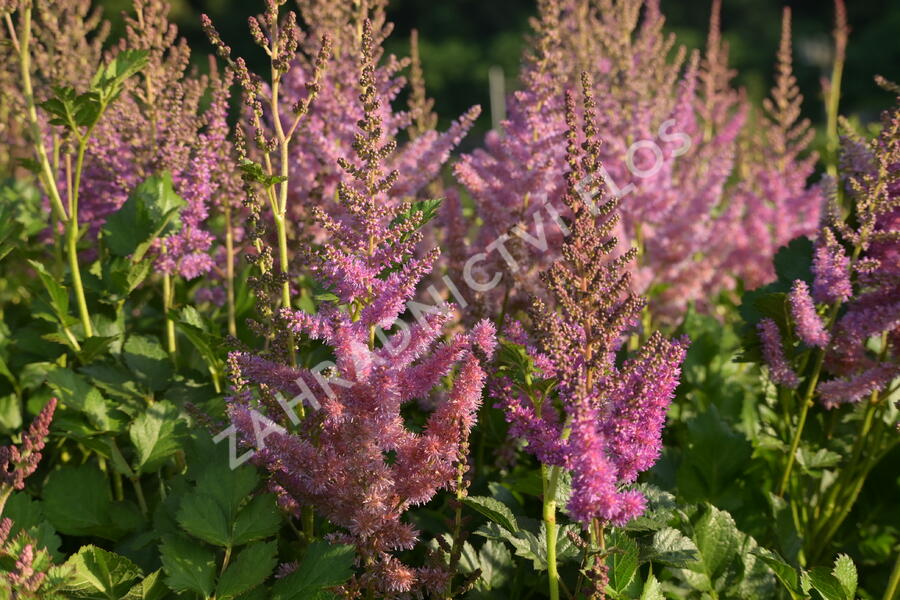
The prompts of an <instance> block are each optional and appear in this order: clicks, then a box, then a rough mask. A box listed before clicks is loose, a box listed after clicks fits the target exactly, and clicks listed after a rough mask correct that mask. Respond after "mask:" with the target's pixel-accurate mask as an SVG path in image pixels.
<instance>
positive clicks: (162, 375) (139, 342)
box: [122, 335, 174, 392]
mask: <svg viewBox="0 0 900 600" xmlns="http://www.w3.org/2000/svg"><path fill="white" fill-rule="evenodd" d="M122 358H124V359H125V364H126V365H128V368H129V369H131V372H132V373H134V374H135V375H136V376H137V378H138V380H139V381H140V382H141V383H143V384H144V385H145V386H147V387H148V388H149V389H151V390H153V391H154V392H158V391H161V390H164V389H166V388H167V387H169V383H170V382H169V380H170V378H171V377H172V373H173V372H174V368H173V366H172V361H171V360H170V359H169V355H168V353H167V352H166V351H165V350H164V349H163V347H162V345H161V344H160V343H159V340H157V339H156V338H154V337H150V336H146V335H132V336H129V337H128V339H127V340H125V346H124V347H123V352H122Z"/></svg>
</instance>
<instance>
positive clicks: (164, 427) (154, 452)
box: [128, 401, 182, 473]
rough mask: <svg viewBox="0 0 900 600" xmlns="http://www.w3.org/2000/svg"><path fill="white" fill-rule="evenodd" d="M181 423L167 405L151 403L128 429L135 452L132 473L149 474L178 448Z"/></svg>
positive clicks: (169, 405)
mask: <svg viewBox="0 0 900 600" xmlns="http://www.w3.org/2000/svg"><path fill="white" fill-rule="evenodd" d="M181 429H182V423H181V421H180V419H179V415H178V409H177V408H175V406H174V405H172V404H171V403H170V402H167V401H161V402H156V403H154V404H152V405H151V406H150V407H148V408H147V410H146V411H145V412H144V413H143V414H141V415H139V416H138V417H137V418H136V419H135V420H134V421H133V422H132V423H131V426H130V427H129V428H128V434H129V437H130V438H131V443H132V444H133V445H134V447H135V449H136V450H137V453H136V457H135V461H136V462H135V471H137V472H139V473H152V472H153V471H156V470H157V469H158V468H159V467H160V465H162V463H164V462H165V461H166V460H168V459H169V457H171V456H172V455H174V454H175V453H176V452H177V451H178V450H179V449H180V448H181V442H180V438H181V435H182V431H181Z"/></svg>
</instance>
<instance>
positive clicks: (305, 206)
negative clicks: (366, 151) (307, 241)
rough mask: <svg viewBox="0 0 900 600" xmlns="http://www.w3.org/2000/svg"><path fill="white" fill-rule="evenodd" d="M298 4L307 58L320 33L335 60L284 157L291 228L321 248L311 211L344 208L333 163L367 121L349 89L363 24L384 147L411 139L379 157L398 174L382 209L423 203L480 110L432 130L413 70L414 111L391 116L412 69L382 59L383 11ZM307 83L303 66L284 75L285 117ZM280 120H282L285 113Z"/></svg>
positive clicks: (322, 0) (368, 6) (325, 1)
mask: <svg viewBox="0 0 900 600" xmlns="http://www.w3.org/2000/svg"><path fill="white" fill-rule="evenodd" d="M300 4H301V6H300V12H301V16H302V17H303V19H304V20H305V21H306V22H307V23H308V24H309V26H310V28H311V33H312V35H308V36H307V38H306V45H307V46H309V48H307V51H308V53H310V54H311V55H312V54H313V53H314V51H315V46H314V45H313V42H314V41H315V40H317V39H318V37H320V36H321V34H323V33H327V34H328V35H329V36H331V38H332V42H333V59H332V61H331V62H330V64H329V68H328V70H327V71H326V72H325V73H324V74H323V76H322V77H321V78H320V80H319V82H318V86H319V95H318V98H317V100H316V102H315V103H314V104H313V105H312V106H311V107H310V109H309V113H308V115H307V117H306V119H305V121H304V122H303V124H302V127H301V130H300V132H299V135H300V136H301V137H302V138H303V140H302V143H295V144H293V145H292V146H291V150H290V155H289V157H288V162H289V165H290V191H289V195H290V198H289V202H288V206H289V208H288V210H289V213H290V216H291V218H292V219H293V220H294V221H295V222H305V223H306V224H307V226H308V227H307V229H308V231H307V232H306V233H307V235H309V234H312V237H313V238H314V240H315V241H316V242H318V241H321V239H322V238H323V236H325V235H327V233H326V232H325V231H323V230H321V229H320V227H319V220H318V218H317V217H316V215H315V211H314V209H315V207H322V206H324V207H327V208H328V210H329V212H332V213H333V212H335V210H336V209H339V208H340V207H341V206H342V205H343V204H342V203H341V202H339V201H337V193H338V184H339V183H340V181H341V180H342V178H343V171H342V169H341V167H340V166H339V165H338V161H339V160H340V159H341V158H343V157H346V156H347V155H348V154H350V153H351V152H352V151H353V144H354V140H355V138H356V135H357V125H356V124H357V122H358V121H359V120H360V119H362V118H364V116H365V113H364V110H363V106H362V105H361V104H360V103H359V101H358V98H357V94H358V91H357V90H356V89H354V87H353V86H350V85H347V82H348V81H352V80H354V79H355V77H356V69H357V65H356V62H357V57H358V56H359V49H360V45H361V43H362V40H361V34H362V25H363V21H364V20H365V19H367V18H368V19H369V21H370V22H371V23H373V26H372V31H373V42H374V46H373V52H374V55H373V64H374V67H373V71H372V74H371V78H372V85H373V86H374V88H375V89H376V91H377V93H378V95H379V96H380V97H381V98H383V102H381V103H380V104H379V107H378V117H379V119H380V123H381V127H382V129H383V131H382V135H383V137H384V140H385V141H394V142H396V140H395V138H396V137H397V136H398V134H400V133H401V132H403V131H404V130H407V131H411V135H410V136H409V139H408V140H406V141H404V142H402V143H396V148H395V150H394V151H393V152H391V153H389V154H388V155H386V156H385V157H384V162H385V167H386V168H388V169H391V170H396V171H397V172H398V178H397V181H396V183H395V184H394V185H393V186H391V187H390V188H388V189H386V190H384V198H385V201H386V202H387V203H389V204H390V205H392V206H393V207H396V206H399V205H400V204H401V203H402V202H404V201H406V200H409V199H412V198H416V197H417V196H422V195H425V192H426V190H425V188H426V186H428V184H430V183H431V182H433V181H434V179H435V177H436V176H437V175H438V174H439V173H440V170H441V168H442V167H443V165H444V163H446V162H447V160H448V159H449V158H450V152H451V151H452V150H453V149H454V148H455V147H456V146H457V145H458V144H459V142H460V141H461V140H462V138H463V137H464V136H465V134H466V133H467V132H468V130H469V128H470V127H471V126H472V124H473V123H474V121H475V119H476V118H477V117H478V115H479V113H480V108H479V107H477V106H475V107H472V108H471V109H469V110H468V111H467V112H466V113H465V114H463V115H462V116H461V117H460V118H459V119H458V120H457V121H456V122H455V123H453V124H452V125H451V126H450V128H449V129H447V131H445V132H438V131H437V130H436V129H435V125H436V120H435V119H434V118H433V115H430V107H429V106H428V101H427V100H426V99H425V96H424V90H423V87H422V85H423V84H422V83H421V79H422V74H421V67H420V66H419V65H418V63H415V62H414V63H413V65H412V66H413V70H412V71H411V73H410V76H411V78H412V83H413V86H412V87H411V90H410V92H411V102H412V103H413V104H414V106H413V107H412V110H410V111H397V110H394V109H393V108H392V106H391V104H392V102H393V101H394V100H395V99H396V98H397V97H398V95H399V94H400V93H401V92H402V91H403V90H404V88H405V87H406V79H405V78H404V77H402V76H401V75H400V72H401V71H402V70H403V69H405V68H406V67H407V66H409V65H410V61H409V60H407V59H399V58H397V57H395V56H393V55H390V56H387V57H384V58H383V57H382V53H383V50H382V47H381V44H382V43H383V41H384V40H385V39H386V38H387V37H388V36H389V35H390V33H391V31H392V29H393V26H392V24H390V23H388V22H386V21H385V15H384V7H385V5H386V4H387V3H386V2H383V1H377V2H369V3H364V4H360V5H358V6H354V5H352V4H350V3H340V2H331V1H330V0H308V1H305V2H301V3H300ZM382 58H383V60H382ZM312 76H313V69H312V68H311V65H308V64H304V63H303V62H302V61H299V62H297V63H296V64H295V65H293V66H292V68H291V69H290V70H289V71H287V72H286V73H285V75H284V78H283V81H282V82H281V85H282V87H281V91H280V98H281V102H282V104H284V109H287V108H290V106H291V105H292V104H293V103H295V102H297V101H298V100H299V99H302V98H303V97H305V96H306V94H307V93H308V90H307V85H308V84H309V82H310V80H311V78H312ZM416 102H418V104H417V105H416V104H415V103H416ZM283 112H284V113H286V110H283ZM270 120H271V119H270ZM270 125H271V123H270Z"/></svg>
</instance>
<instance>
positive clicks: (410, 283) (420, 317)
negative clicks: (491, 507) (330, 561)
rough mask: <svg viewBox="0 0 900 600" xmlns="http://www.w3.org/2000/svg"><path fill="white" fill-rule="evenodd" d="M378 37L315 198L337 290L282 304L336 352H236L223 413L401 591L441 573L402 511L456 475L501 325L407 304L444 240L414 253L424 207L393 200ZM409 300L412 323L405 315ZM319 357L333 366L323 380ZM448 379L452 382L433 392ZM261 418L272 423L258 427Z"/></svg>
mask: <svg viewBox="0 0 900 600" xmlns="http://www.w3.org/2000/svg"><path fill="white" fill-rule="evenodd" d="M373 35H374V34H373V25H372V24H371V22H369V21H365V22H364V24H363V29H362V35H361V39H360V44H359V49H358V63H357V73H358V75H357V81H358V84H359V87H358V95H357V102H358V103H359V104H360V105H361V113H362V117H361V118H360V119H359V120H358V123H357V128H356V131H355V134H354V136H353V145H352V150H351V153H350V154H348V155H346V156H341V157H340V163H339V166H340V169H339V172H340V173H341V176H340V180H339V181H338V182H337V184H336V187H337V196H338V198H337V199H338V202H339V205H338V206H325V207H320V208H318V209H317V210H316V215H317V217H318V219H319V220H320V225H321V227H322V231H323V232H325V233H326V234H327V237H326V238H325V240H324V244H323V245H322V247H321V248H320V249H319V251H318V252H317V254H316V256H314V257H313V260H312V262H313V266H312V270H313V272H314V274H315V275H316V277H317V278H318V280H319V283H320V284H322V285H323V286H324V287H325V288H326V289H330V290H331V291H332V292H333V293H334V294H335V296H336V297H337V300H335V301H334V302H328V301H325V302H323V303H322V304H321V305H320V306H319V307H318V311H317V313H316V314H308V313H304V312H302V311H298V310H289V309H282V310H281V311H280V313H279V314H278V317H279V318H280V319H281V322H282V323H283V325H284V329H287V330H290V331H292V332H293V333H294V334H295V335H296V336H298V338H299V337H300V336H303V337H304V338H307V339H308V338H312V339H317V340H321V341H322V342H323V343H324V344H326V345H327V346H328V347H329V349H330V350H331V351H332V352H333V354H334V357H335V361H334V363H328V364H323V365H319V367H320V368H317V369H314V370H310V369H301V368H294V367H291V366H288V365H285V364H278V363H276V362H273V361H272V360H270V359H268V358H266V357H263V356H259V355H253V354H250V353H244V352H235V353H232V355H231V357H230V360H229V362H230V364H231V367H232V370H233V374H232V375H233V377H232V383H233V386H234V388H235V393H234V395H233V397H232V398H231V399H230V408H229V412H230V415H231V418H232V422H233V423H234V424H235V426H236V427H237V429H238V431H239V432H240V434H241V437H242V439H243V441H244V442H245V443H246V444H248V445H250V446H253V447H254V449H255V450H256V453H255V455H254V461H255V462H256V463H257V464H258V465H259V466H261V467H263V468H264V469H266V470H267V471H268V472H269V474H270V476H271V479H272V484H273V486H275V487H276V489H277V490H278V491H279V494H280V495H281V496H282V505H284V506H300V507H307V508H315V510H316V511H317V512H318V513H319V514H320V515H322V516H323V517H325V518H327V519H328V520H329V521H330V523H332V524H333V525H334V526H335V527H337V528H338V530H339V531H338V532H337V533H334V534H333V535H332V536H331V537H332V539H334V540H338V541H342V542H346V543H351V544H353V545H355V546H356V548H357V552H358V554H359V557H360V561H359V564H360V567H361V570H362V572H361V573H360V574H359V575H358V577H357V578H356V579H355V581H354V582H353V583H352V584H351V585H355V586H358V587H360V588H362V589H364V590H368V591H370V592H371V593H374V594H377V595H379V596H382V595H383V596H390V597H393V596H394V595H397V594H401V593H408V592H412V591H414V590H418V589H420V588H421V586H423V585H426V584H428V582H429V581H432V580H433V578H434V577H433V576H434V574H433V573H432V572H431V571H430V570H427V569H431V567H428V568H427V569H426V571H420V570H419V569H417V568H414V567H410V566H408V565H405V564H403V563H402V562H401V561H400V560H398V559H397V557H395V556H394V555H393V554H392V553H394V552H397V551H400V550H405V549H409V548H411V547H413V546H414V545H415V543H416V541H417V539H418V532H417V531H416V530H415V529H414V528H413V527H412V525H410V524H409V523H407V522H405V521H404V520H403V516H404V513H405V512H406V510H407V509H409V508H410V507H412V506H416V505H420V504H423V503H425V502H428V501H429V500H430V499H431V498H432V497H434V495H435V494H436V493H437V492H438V491H439V490H441V489H451V488H452V486H454V485H455V482H456V477H457V465H456V461H457V458H458V456H459V453H460V449H461V448H463V447H465V444H466V441H467V438H468V435H469V432H470V430H471V428H472V426H473V424H474V421H475V414H476V411H477V409H478V406H479V405H480V401H481V390H482V386H483V384H484V380H485V377H486V374H485V372H484V370H483V368H482V366H481V360H483V359H487V358H489V357H490V355H491V354H492V352H493V343H494V342H493V333H494V332H493V327H492V325H490V324H489V323H487V322H484V323H481V324H479V325H478V326H477V327H475V328H474V329H473V330H472V331H470V332H468V333H458V334H456V335H455V336H453V337H452V338H451V339H450V340H449V341H447V342H445V343H441V342H439V339H440V335H441V329H442V327H443V325H444V324H445V323H446V322H447V320H448V318H449V314H448V312H447V310H446V308H447V307H446V306H443V305H438V306H435V307H427V310H425V309H422V308H421V305H420V307H415V306H414V305H411V304H409V302H410V300H411V298H412V297H413V294H414V293H415V290H416V285H417V284H418V282H419V281H420V280H421V279H422V277H423V276H424V275H425V274H426V273H427V272H428V271H429V270H430V268H431V265H432V264H433V262H434V260H435V258H436V251H431V252H421V253H417V247H416V246H417V244H419V242H420V241H421V238H422V234H421V231H420V230H421V226H422V215H421V213H418V212H415V211H412V210H411V204H410V203H409V202H408V201H406V202H402V203H396V202H391V201H390V200H389V198H390V195H391V191H392V189H393V188H394V187H395V186H400V185H403V184H404V183H405V179H406V178H407V177H409V176H410V175H409V174H408V173H407V174H404V173H403V172H401V171H399V170H397V169H391V168H389V167H386V165H390V164H393V160H394V159H395V152H396V144H395V142H394V141H393V140H391V139H389V138H388V134H387V131H386V127H385V124H384V121H383V120H382V116H383V105H384V102H385V101H386V100H385V98H384V97H383V95H382V91H381V89H380V88H379V86H378V81H377V68H376V65H375V56H376V49H375V45H374V44H375V38H374V37H373ZM323 169H326V170H330V169H331V167H330V166H328V167H323ZM407 309H409V310H410V313H411V314H412V315H413V316H415V317H416V323H415V324H410V325H407V324H406V323H404V322H403V321H402V320H401V319H400V315H401V314H402V313H404V311H406V310H407ZM417 310H418V311H419V312H416V311H417ZM423 310H424V314H423V312H422V311H423ZM322 367H327V374H328V377H329V378H328V380H327V381H326V382H325V383H324V384H323V383H322V381H323V376H322V375H321V374H320V373H321V372H322ZM445 381H447V382H451V383H450V384H448V385H447V386H446V387H447V388H449V389H445V390H441V391H436V390H435V388H443V387H444V386H445V383H444V382H445ZM286 397H293V398H294V401H292V402H300V401H302V402H304V403H305V405H306V407H305V410H304V412H305V411H309V412H306V414H305V415H304V416H303V417H302V418H300V417H298V416H297V415H293V414H292V415H285V414H284V412H283V411H282V409H281V407H282V406H284V405H286V404H287V403H286V402H285V401H284V400H283V399H284V398H286ZM313 399H314V400H315V402H312V400H313ZM411 402H420V403H422V404H428V405H431V406H434V409H433V411H432V412H431V414H430V415H429V416H428V418H427V421H426V423H425V426H424V428H422V429H421V430H420V431H414V430H412V429H410V428H408V427H407V426H406V423H405V422H404V417H403V413H402V410H403V408H404V406H405V405H407V404H408V403H411ZM279 404H281V406H280V405H279ZM313 409H316V410H313ZM298 412H300V411H299V410H298ZM260 415H264V416H260ZM262 422H266V423H273V422H274V424H275V426H274V427H270V428H266V435H265V436H262V437H261V436H260V435H259V432H260V428H259V424H260V423H262Z"/></svg>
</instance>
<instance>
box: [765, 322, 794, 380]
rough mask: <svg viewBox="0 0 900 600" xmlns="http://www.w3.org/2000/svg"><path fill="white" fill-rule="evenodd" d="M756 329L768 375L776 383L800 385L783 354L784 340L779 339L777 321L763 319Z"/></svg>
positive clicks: (779, 333)
mask: <svg viewBox="0 0 900 600" xmlns="http://www.w3.org/2000/svg"><path fill="white" fill-rule="evenodd" d="M756 329H757V332H758V333H759V341H760V343H761V344H762V355H763V360H764V361H765V363H766V366H768V367H769V377H770V378H771V379H772V381H773V382H775V383H777V384H778V385H783V386H785V387H788V388H792V389H793V388H796V387H797V386H798V385H800V378H799V377H797V374H796V373H795V372H794V370H793V369H792V368H791V365H790V363H788V360H787V358H786V357H785V355H784V342H783V341H782V339H781V331H780V330H779V329H778V323H776V322H775V321H774V320H772V319H768V318H767V319H763V320H762V321H760V322H759V323H757V325H756Z"/></svg>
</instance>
